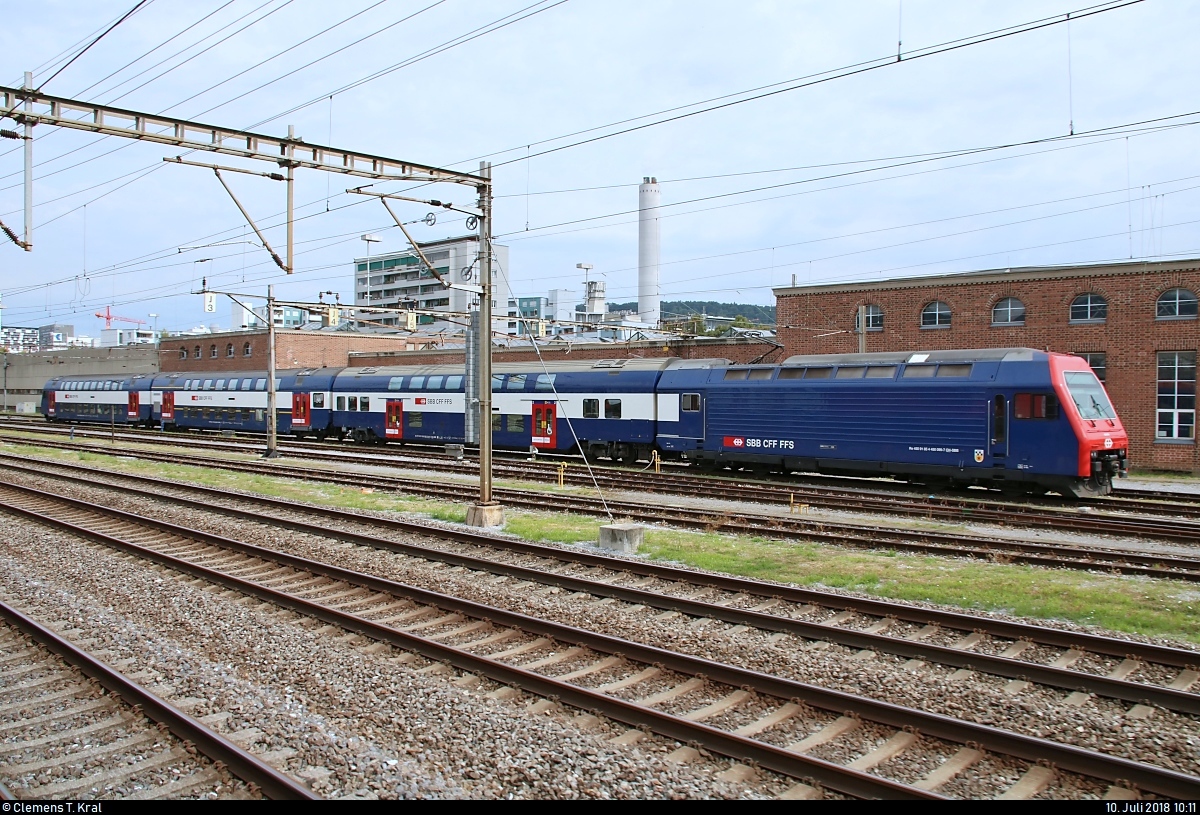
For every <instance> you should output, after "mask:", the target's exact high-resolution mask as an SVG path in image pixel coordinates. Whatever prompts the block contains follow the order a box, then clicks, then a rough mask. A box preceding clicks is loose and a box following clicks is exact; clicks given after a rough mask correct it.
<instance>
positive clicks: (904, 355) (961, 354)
mask: <svg viewBox="0 0 1200 815" xmlns="http://www.w3.org/2000/svg"><path fill="white" fill-rule="evenodd" d="M1045 355H1046V353H1045V352H1044V351H1038V350H1036V349H1034V348H971V349H962V350H953V351H887V352H884V353H877V354H815V355H812V356H794V357H788V358H787V359H785V360H784V361H783V362H782V363H781V364H782V365H783V366H785V367H787V366H794V365H852V364H854V363H862V364H870V363H880V364H884V363H890V364H893V365H896V364H899V363H902V362H983V361H990V360H999V361H1002V362H1031V361H1033V360H1034V359H1035V358H1041V357H1045Z"/></svg>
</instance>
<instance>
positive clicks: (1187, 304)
mask: <svg viewBox="0 0 1200 815" xmlns="http://www.w3.org/2000/svg"><path fill="white" fill-rule="evenodd" d="M1155 316H1156V317H1157V318H1158V319H1160V320H1181V319H1190V318H1194V317H1195V316H1196V295H1195V294H1193V293H1192V292H1190V291H1188V290H1187V289H1171V290H1170V291H1165V292H1163V293H1162V294H1161V295H1159V298H1158V309H1157V311H1156V312H1155Z"/></svg>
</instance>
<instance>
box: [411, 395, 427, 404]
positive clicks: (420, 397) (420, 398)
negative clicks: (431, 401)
mask: <svg viewBox="0 0 1200 815" xmlns="http://www.w3.org/2000/svg"><path fill="white" fill-rule="evenodd" d="M413 401H414V402H416V403H417V404H418V405H423V404H425V397H424V396H418V397H417V398H416V399H414V400H413Z"/></svg>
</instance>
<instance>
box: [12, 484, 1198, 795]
mask: <svg viewBox="0 0 1200 815" xmlns="http://www.w3.org/2000/svg"><path fill="white" fill-rule="evenodd" d="M5 486H6V487H7V486H8V485H5ZM30 492H37V491H30ZM43 495H44V500H48V501H52V502H54V501H57V502H60V503H68V504H71V505H72V506H79V507H81V508H83V509H85V510H88V511H90V512H92V513H93V514H101V515H103V514H108V513H110V512H111V511H108V510H106V511H105V512H99V511H98V510H95V509H93V508H90V507H88V505H87V503H86V502H83V501H76V500H75V499H64V498H63V497H62V496H57V495H54V494H52V493H49V494H43ZM4 509H6V510H8V511H15V512H17V513H19V514H22V515H24V516H25V517H29V518H31V519H37V520H39V521H41V522H43V523H49V524H52V525H54V526H57V527H59V528H62V529H66V530H68V531H70V532H72V533H73V534H79V535H83V536H86V537H89V538H92V539H95V540H100V541H102V542H104V543H106V544H107V545H110V546H113V547H115V548H119V549H121V550H123V551H127V552H130V553H132V554H135V555H137V556H139V557H142V558H146V559H151V560H154V561H156V562H159V563H162V564H163V565H166V566H169V567H171V568H173V569H176V570H179V571H184V572H188V573H190V574H194V575H196V576H198V577H203V578H204V579H207V580H212V581H214V582H220V583H223V584H225V585H228V586H229V587H230V588H235V589H237V590H239V591H243V592H245V593H248V594H251V595H254V596H258V597H262V598H264V599H269V600H271V601H272V602H275V603H277V604H279V605H284V606H287V607H289V608H291V609H293V610H297V611H301V612H302V613H304V614H308V615H310V616H315V617H318V618H319V619H322V620H324V621H325V622H328V623H331V624H336V625H339V626H342V627H344V628H346V629H347V630H350V631H354V632H355V633H360V634H363V635H365V636H369V637H372V638H374V639H381V640H383V641H387V642H390V643H392V644H394V645H397V646H399V647H401V648H403V649H405V650H411V651H416V652H417V653H420V654H422V655H423V656H426V657H428V658H430V659H434V660H438V661H445V662H449V663H450V664H451V665H454V666H455V667H457V668H459V669H462V670H467V671H471V672H474V673H482V674H483V675H485V676H489V677H492V678H494V679H497V680H498V681H502V682H504V683H505V684H512V685H515V686H517V687H521V688H523V689H525V690H528V691H530V692H532V693H536V694H538V695H542V696H546V697H547V698H552V697H557V698H558V699H560V700H567V701H568V702H570V703H571V704H574V705H576V706H578V707H582V708H584V709H592V710H597V711H599V712H602V713H604V714H605V715H607V716H610V717H611V718H614V719H616V720H617V721H622V722H625V723H627V724H631V725H633V726H635V727H636V726H647V725H648V726H650V727H651V728H652V729H654V730H655V732H661V733H663V734H664V735H668V736H670V737H672V738H675V739H679V740H682V741H688V740H689V739H691V740H696V741H700V742H701V743H703V744H705V745H706V746H708V747H709V749H712V750H713V751H714V752H718V753H721V754H723V755H727V756H730V757H733V758H736V759H739V760H744V761H752V762H756V763H758V764H759V765H760V766H762V767H765V768H767V769H771V770H774V771H777V772H781V773H783V774H785V775H790V776H793V777H796V778H813V779H815V780H817V781H818V782H819V783H822V784H824V785H825V786H829V787H830V788H831V789H838V790H840V791H843V792H847V793H848V794H852V795H860V794H861V793H860V792H858V791H857V790H858V788H859V785H860V784H863V783H867V784H871V785H882V786H875V787H873V790H874V791H878V790H879V789H886V790H888V792H889V793H890V794H893V795H898V796H899V795H904V796H913V797H922V798H935V799H940V798H942V797H943V796H939V795H937V794H936V793H930V792H927V791H924V790H919V789H916V788H914V787H909V786H907V785H904V784H898V783H896V782H891V781H887V780H886V779H881V778H879V777H877V776H872V775H870V774H867V773H859V772H857V771H853V770H849V769H848V768H843V767H838V766H836V765H832V764H829V763H828V762H824V761H821V760H820V759H815V758H812V757H810V756H801V755H797V754H795V753H791V752H789V751H787V750H783V749H781V748H778V747H774V746H772V745H768V744H765V743H763V742H758V741H756V740H753V739H746V738H744V737H740V736H736V735H734V734H730V733H726V732H724V731H720V730H717V729H716V728H713V727H710V726H707V725H703V724H699V723H696V722H691V721H688V720H686V719H682V718H680V717H676V716H672V715H670V714H665V713H661V712H659V711H656V710H653V709H651V708H647V707H644V706H641V705H637V704H635V703H631V702H626V701H624V700H620V699H615V698H613V697H610V696H606V695H604V694H600V693H597V692H595V691H592V690H589V689H586V688H582V687H579V686H577V685H572V684H570V683H565V682H559V681H557V680H554V679H550V678H548V677H544V676H541V675H538V674H534V673H532V672H530V671H526V670H524V669H521V668H517V667H514V666H510V665H506V664H504V663H500V662H496V661H495V660H490V659H488V658H486V657H480V656H477V655H475V654H471V653H470V652H468V651H465V650H463V649H460V648H456V647H454V646H448V645H443V644H441V643H438V642H436V641H433V640H427V639H425V638H423V637H420V636H417V635H414V634H409V633H406V632H403V631H398V630H396V629H392V628H389V627H387V626H383V625H381V624H378V623H374V622H372V621H370V620H367V619H365V618H362V617H359V616H356V615H353V614H348V613H345V612H341V611H336V610H334V609H331V608H327V607H323V606H320V605H319V604H316V603H313V602H310V601H307V600H303V599H301V598H298V597H295V596H292V595H289V594H286V593H284V592H281V591H277V590H275V589H270V588H267V587H265V586H261V585H258V584H256V583H253V582H251V581H248V580H243V579H241V578H237V577H234V576H232V575H227V574H223V573H221V572H217V571H215V570H211V569H207V568H205V567H203V566H198V565H196V564H193V563H190V562H188V561H186V560H183V559H181V558H176V557H174V556H171V555H167V554H165V553H162V552H157V551H155V550H153V549H149V548H146V547H143V546H139V545H138V544H134V543H130V542H128V541H124V540H121V539H119V538H115V537H113V536H111V535H107V534H105V533H102V532H97V531H95V530H90V529H87V528H86V527H80V526H78V525H76V524H71V523H69V522H65V521H61V520H57V519H55V518H52V517H49V516H46V515H43V514H41V513H38V512H35V511H32V510H29V509H24V508H20V507H15V506H11V505H8V506H5V507H4ZM123 514H125V513H123ZM133 517H136V518H138V521H137V523H138V524H139V525H141V526H148V527H152V528H156V529H159V530H161V531H165V532H170V533H171V534H174V535H178V536H181V537H184V538H188V539H191V540H196V541H201V542H204V543H206V544H209V545H213V546H217V547H219V548H223V549H227V550H230V551H236V552H239V553H241V554H245V555H249V556H251V557H256V558H259V559H261V560H264V561H270V562H275V563H278V564H280V565H286V566H290V567H292V568H295V569H298V570H302V571H305V572H309V573H312V574H315V575H322V576H325V577H329V578H332V579H335V580H340V581H342V582H344V583H347V584H350V585H355V586H360V587H363V588H367V589H370V590H373V591H378V592H380V593H383V594H389V595H392V596H394V597H405V598H407V599H410V600H413V601H415V602H419V603H423V604H425V605H431V606H436V607H438V608H443V609H446V610H448V611H454V612H456V613H462V614H464V615H468V616H472V617H475V618H477V619H482V620H488V621H490V622H493V623H495V622H499V623H501V624H503V625H506V626H509V627H512V628H517V629H520V630H524V631H526V632H530V633H535V634H540V635H544V636H549V637H553V638H554V639H557V640H559V641H562V642H568V643H574V644H576V645H582V646H585V647H588V648H591V649H592V650H595V651H597V652H599V653H608V654H613V655H618V654H619V655H621V656H624V657H631V658H633V659H636V660H638V661H640V662H644V663H646V664H648V665H661V666H662V667H665V668H667V669H669V670H672V671H676V672H678V673H681V674H690V675H692V676H703V677H705V678H707V679H712V680H715V681H719V682H722V683H724V684H727V685H730V686H732V687H735V688H744V687H748V688H750V689H752V690H754V691H756V692H759V693H762V694H764V695H768V696H774V697H776V698H778V699H781V700H793V699H799V700H801V701H803V702H805V703H806V704H809V705H811V706H813V707H817V708H821V709H824V710H827V711H831V712H836V713H839V714H842V713H844V712H846V711H851V712H854V713H856V714H857V715H859V716H861V717H862V718H866V719H869V720H871V721H874V722H877V723H880V724H886V725H889V726H892V727H896V728H898V729H910V728H911V729H914V730H919V731H920V732H922V733H925V734H928V735H931V736H934V737H937V738H942V739H945V740H947V741H952V742H956V743H959V744H978V745H981V746H983V747H984V748H985V749H988V750H991V751H993V752H997V753H1003V754H1005V755H1009V756H1013V757H1016V758H1021V759H1024V760H1027V761H1034V762H1039V761H1052V762H1054V764H1055V765H1056V766H1058V767H1060V768H1063V769H1066V770H1070V771H1072V772H1078V773H1080V774H1083V775H1087V776H1091V777H1094V778H1099V779H1102V780H1106V781H1112V780H1115V779H1121V780H1123V781H1125V782H1128V783H1132V784H1134V785H1136V786H1137V787H1138V788H1139V789H1142V790H1146V791H1149V792H1154V793H1157V794H1161V795H1165V796H1169V797H1172V798H1182V799H1188V800H1190V799H1194V798H1198V797H1200V777H1195V776H1189V775H1185V774H1183V773H1178V772H1175V771H1173V770H1168V769H1165V768H1162V767H1156V766H1153V765H1148V764H1144V763H1142V762H1136V761H1131V760H1129V759H1124V758H1119V757H1116V756H1109V755H1105V754H1102V753H1096V752H1094V751H1090V750H1086V749H1084V748H1079V747H1074V746H1072V745H1066V744H1061V743H1059V742H1054V741H1049V740H1046V739H1040V738H1036V737H1032V736H1025V735H1022V734H1019V733H1013V732H1011V731H1005V730H1001V729H1000V728H994V727H989V726H987V725H980V724H975V723H973V722H967V721H963V720H959V719H954V718H952V717H949V716H944V715H942V714H937V713H929V712H926V711H921V710H917V709H914V708H907V707H904V706H901V705H895V704H891V703H887V702H880V701H877V700H873V699H868V698H864V697H860V696H855V695H853V694H848V693H844V692H841V691H834V690H829V689H826V688H821V687H819V686H815V685H810V684H807V683H802V682H797V681H794V680H790V679H785V678H782V677H776V676H771V675H767V674H762V673H759V672H756V671H751V670H747V669H744V668H739V667H736V666H731V665H727V664H723V663H719V662H713V661H711V660H706V659H703V658H700V657H694V656H690V655H687V654H680V653H677V652H673V651H668V650H665V649H661V648H656V647H654V646H649V645H643V644H641V643H637V642H632V641H629V640H622V639H619V638H616V637H610V636H607V635H604V634H599V633H596V632H592V631H588V630H585V629H580V628H576V627H572V626H567V625H563V624H560V623H555V622H552V621H548V620H542V619H537V618H533V617H529V616H527V615H524V614H519V613H516V612H511V611H507V610H505V609H500V608H496V607H493V606H487V605H484V604H482V603H476V602H473V601H470V600H465V599H462V598H458V597H453V596H449V595H445V594H440V593H438V592H433V591H430V590H427V589H422V588H419V587H416V586H411V585H407V584H403V583H399V582H397V581H392V580H387V579H385V578H380V577H376V576H373V575H367V574H363V573H360V572H354V571H352V570H349V569H343V568H341V567H337V566H333V565H330V564H324V563H319V562H316V561H312V560H309V559H307V558H301V557H297V556H295V555H288V554H285V553H281V552H277V551H274V550H271V549H265V548H263V547H259V546H255V545H253V544H248V543H243V542H241V541H235V540H230V539H228V538H223V537H221V536H218V535H212V534H210V533H206V532H202V531H198V530H192V529H187V528H184V527H179V526H177V525H175V524H170V523H166V522H163V521H158V520H155V519H150V518H141V516H133ZM660 728H661V729H660ZM709 737H711V740H710V738H709ZM839 784H848V785H849V787H852V788H849V787H847V788H844V787H842V786H839Z"/></svg>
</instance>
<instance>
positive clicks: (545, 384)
mask: <svg viewBox="0 0 1200 815" xmlns="http://www.w3.org/2000/svg"><path fill="white" fill-rule="evenodd" d="M556 375H557V374H538V376H537V381H536V382H535V383H534V385H533V388H534V390H539V391H552V390H554V377H555V376H556Z"/></svg>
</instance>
